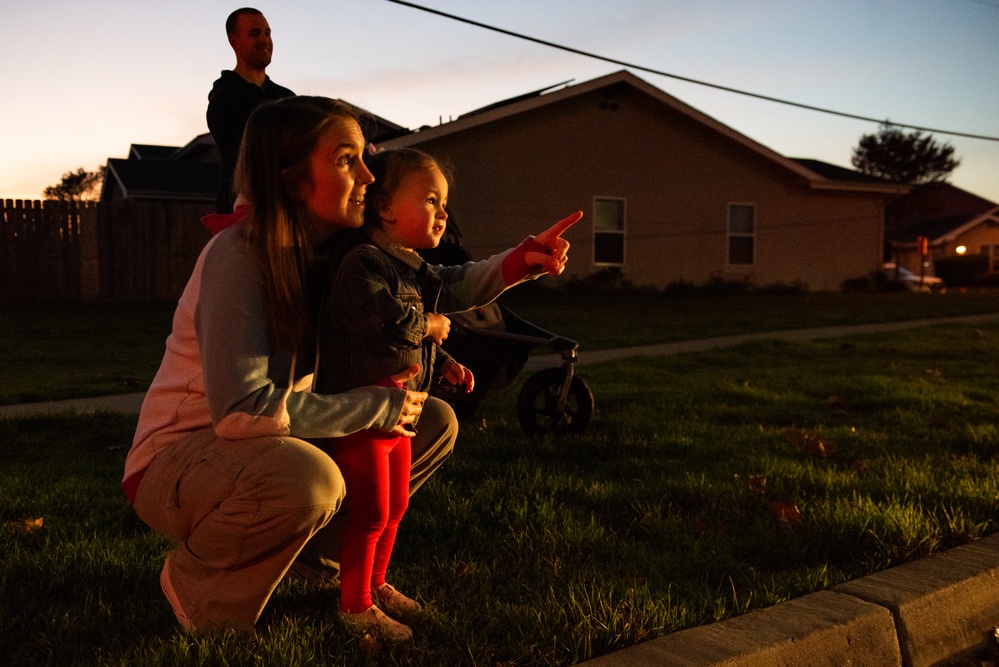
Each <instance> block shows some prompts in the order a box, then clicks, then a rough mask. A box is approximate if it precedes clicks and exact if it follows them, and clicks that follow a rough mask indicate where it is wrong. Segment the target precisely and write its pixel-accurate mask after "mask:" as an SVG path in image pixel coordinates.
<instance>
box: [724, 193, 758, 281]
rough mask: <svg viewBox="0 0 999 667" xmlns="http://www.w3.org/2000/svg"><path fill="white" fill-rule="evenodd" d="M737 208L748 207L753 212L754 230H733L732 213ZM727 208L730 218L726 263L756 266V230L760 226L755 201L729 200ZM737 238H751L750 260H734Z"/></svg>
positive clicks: (735, 265)
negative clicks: (737, 261) (733, 245)
mask: <svg viewBox="0 0 999 667" xmlns="http://www.w3.org/2000/svg"><path fill="white" fill-rule="evenodd" d="M736 208H746V209H749V210H750V211H751V212H752V220H751V222H752V227H753V231H751V232H741V231H740V232H736V231H733V230H732V220H733V215H732V214H733V212H734V211H735V209H736ZM726 210H727V215H728V219H727V220H726V225H725V240H726V244H725V265H726V266H728V267H731V268H751V267H754V266H756V232H757V228H758V225H757V220H758V216H757V214H756V213H757V212H756V204H755V203H753V202H729V204H728V207H727V209H726ZM736 239H749V241H750V244H751V247H750V261H749V262H739V263H735V262H733V261H732V255H733V252H732V242H733V241H734V240H736Z"/></svg>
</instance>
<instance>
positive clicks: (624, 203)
mask: <svg viewBox="0 0 999 667" xmlns="http://www.w3.org/2000/svg"><path fill="white" fill-rule="evenodd" d="M600 202H620V206H621V220H620V223H621V229H620V230H611V229H597V226H596V225H597V220H598V217H597V206H598V204H599V203H600ZM591 210H592V211H593V218H592V220H593V223H592V225H591V229H592V230H593V255H592V260H593V265H594V266H624V265H625V262H626V260H627V256H628V243H627V240H628V239H627V226H628V200H627V198H625V197H607V196H602V195H601V196H594V197H593V201H592V203H591ZM600 235H605V236H620V237H621V241H620V243H621V261H619V262H608V261H598V260H597V250H598V248H599V246H600V244H599V243H598V242H597V237H598V236H600Z"/></svg>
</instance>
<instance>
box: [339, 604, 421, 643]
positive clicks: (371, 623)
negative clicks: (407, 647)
mask: <svg viewBox="0 0 999 667" xmlns="http://www.w3.org/2000/svg"><path fill="white" fill-rule="evenodd" d="M343 617H344V618H345V619H347V620H348V621H349V622H351V623H353V624H354V625H356V626H358V627H359V628H361V629H363V630H369V631H371V632H373V633H374V634H376V635H379V636H381V637H384V638H385V639H392V640H395V641H407V640H409V639H412V638H413V629H412V628H410V627H409V626H408V625H403V624H402V623H400V622H399V621H397V620H395V619H394V618H390V617H388V616H386V615H385V614H384V613H383V612H382V610H381V609H379V608H378V607H376V606H375V605H371V606H370V607H368V608H367V609H365V610H364V611H362V612H361V613H359V614H348V613H347V612H343Z"/></svg>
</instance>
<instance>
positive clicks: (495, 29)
mask: <svg viewBox="0 0 999 667" xmlns="http://www.w3.org/2000/svg"><path fill="white" fill-rule="evenodd" d="M388 2H393V3H395V4H397V5H403V6H405V7H411V8H413V9H419V10H420V11H423V12H428V13H430V14H436V15H438V16H443V17H444V18H449V19H452V20H454V21H460V22H461V23H467V24H469V25H474V26H476V27H478V28H485V29H486V30H492V31H493V32H498V33H501V34H504V35H509V36H510V37H516V38H518V39H523V40H527V41H529V42H534V43H536V44H542V45H544V46H550V47H552V48H555V49H560V50H562V51H568V52H569V53H575V54H577V55H580V56H586V57H587V58H595V59H596V60H602V61H604V62H608V63H612V64H615V65H621V66H623V67H630V68H632V69H636V70H639V71H642V72H648V73H650V74H658V75H659V76H665V77H669V78H671V79H677V80H678V81H685V82H687V83H693V84H697V85H699V86H707V87H708V88H714V89H716V90H722V91H725V92H727V93H735V94H737V95H745V96H747V97H754V98H756V99H759V100H765V101H767V102H776V103H777V104H785V105H787V106H792V107H797V108H799V109H807V110H808V111H818V112H821V113H827V114H832V115H834V116H842V117H843V118H852V119H854V120H863V121H868V122H871V123H879V124H880V123H889V124H890V125H894V126H896V127H905V128H909V129H910V130H916V131H919V132H932V133H935V134H949V135H953V136H957V137H966V138H968V139H982V140H984V141H999V137H990V136H987V135H982V134H969V133H967V132H957V131H955V130H941V129H937V128H932V127H921V126H919V125H910V124H908V123H897V122H895V121H888V120H885V119H881V118H872V117H870V116H860V115H858V114H852V113H847V112H845V111H835V110H833V109H825V108H823V107H816V106H812V105H810V104H802V103H801V102H792V101H790V100H783V99H780V98H778V97H770V96H769V95H761V94H760V93H753V92H749V91H746V90H739V89H738V88H730V87H728V86H722V85H719V84H717V83H709V82H707V81H700V80H698V79H692V78H690V77H686V76H680V75H679V74H671V73H669V72H663V71H662V70H657V69H652V68H651V67H644V66H642V65H635V64H634V63H629V62H625V61H623V60H616V59H614V58H608V57H606V56H601V55H597V54H595V53H590V52H589V51H583V50H581V49H576V48H573V47H571V46H565V45H564V44H556V43H555V42H549V41H546V40H543V39H538V38H537V37H531V36H529V35H524V34H521V33H518V32H513V31H512V30H506V29H504V28H498V27H496V26H492V25H489V24H486V23H480V22H478V21H473V20H472V19H467V18H464V17H461V16H455V15H454V14H448V13H447V12H442V11H440V10H437V9H431V8H429V7H423V6H421V5H417V4H415V3H412V2H406V1H405V0H388Z"/></svg>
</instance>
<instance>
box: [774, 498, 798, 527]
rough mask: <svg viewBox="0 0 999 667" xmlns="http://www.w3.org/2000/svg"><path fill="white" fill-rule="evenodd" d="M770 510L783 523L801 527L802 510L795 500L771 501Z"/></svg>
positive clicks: (788, 525)
mask: <svg viewBox="0 0 999 667" xmlns="http://www.w3.org/2000/svg"><path fill="white" fill-rule="evenodd" d="M770 511H771V512H773V515H774V516H775V517H776V518H777V520H778V521H780V522H781V523H782V524H785V525H786V526H787V527H788V528H800V527H801V524H802V520H801V510H800V509H798V504H797V503H795V502H783V501H781V500H771V501H770Z"/></svg>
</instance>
